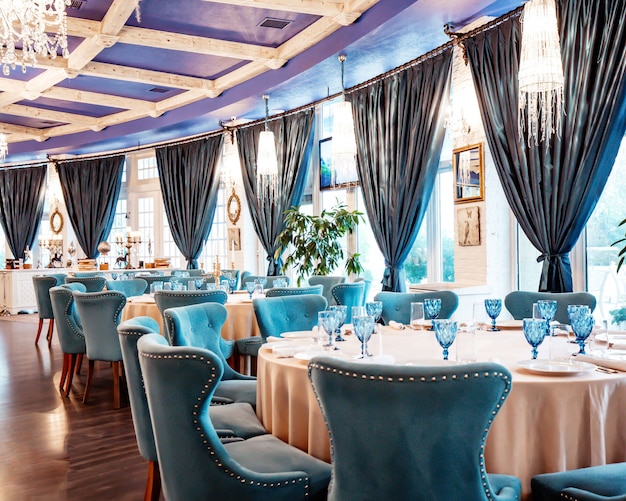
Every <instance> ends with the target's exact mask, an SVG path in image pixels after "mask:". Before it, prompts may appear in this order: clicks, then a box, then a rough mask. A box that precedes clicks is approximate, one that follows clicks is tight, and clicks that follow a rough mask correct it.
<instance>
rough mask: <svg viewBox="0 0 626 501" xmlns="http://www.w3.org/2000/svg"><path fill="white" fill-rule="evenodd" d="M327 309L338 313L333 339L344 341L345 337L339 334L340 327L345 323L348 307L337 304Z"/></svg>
mask: <svg viewBox="0 0 626 501" xmlns="http://www.w3.org/2000/svg"><path fill="white" fill-rule="evenodd" d="M328 310H329V311H335V312H337V314H338V315H339V324H338V325H337V329H336V330H335V334H337V335H336V336H335V341H345V340H346V338H345V337H343V336H342V335H341V327H342V326H343V324H345V323H346V318H347V316H348V307H347V306H346V305H344V304H337V305H332V306H329V307H328Z"/></svg>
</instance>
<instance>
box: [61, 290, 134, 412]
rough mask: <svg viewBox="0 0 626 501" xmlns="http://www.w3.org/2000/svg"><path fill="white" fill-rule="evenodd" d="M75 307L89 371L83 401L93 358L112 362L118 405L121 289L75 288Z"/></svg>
mask: <svg viewBox="0 0 626 501" xmlns="http://www.w3.org/2000/svg"><path fill="white" fill-rule="evenodd" d="M73 294H74V301H75V304H76V310H77V311H78V315H79V317H80V321H81V324H82V326H83V333H84V335H85V344H86V348H87V358H88V359H89V372H88V374H87V384H86V385H85V394H84V395H83V403H86V402H87V399H88V398H89V390H90V389H91V382H92V380H93V374H94V364H95V361H96V360H99V361H105V362H111V365H112V366H113V407H114V408H115V409H119V407H120V405H121V399H120V379H121V378H122V375H123V370H122V349H121V348H120V341H119V338H118V335H117V325H118V324H119V323H120V316H121V314H122V310H123V309H124V306H125V305H126V297H125V296H124V294H122V293H121V292H117V291H103V292H79V291H74V293H73Z"/></svg>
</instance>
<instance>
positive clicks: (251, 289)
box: [246, 282, 256, 299]
mask: <svg viewBox="0 0 626 501" xmlns="http://www.w3.org/2000/svg"><path fill="white" fill-rule="evenodd" d="M255 287H256V283H255V282H246V290H247V291H248V294H250V299H252V293H253V292H254V289H255Z"/></svg>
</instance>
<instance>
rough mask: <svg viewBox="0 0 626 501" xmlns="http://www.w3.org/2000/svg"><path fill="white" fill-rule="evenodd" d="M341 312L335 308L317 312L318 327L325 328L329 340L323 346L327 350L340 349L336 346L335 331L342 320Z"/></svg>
mask: <svg viewBox="0 0 626 501" xmlns="http://www.w3.org/2000/svg"><path fill="white" fill-rule="evenodd" d="M340 318H341V317H340V313H339V312H338V311H334V310H326V311H320V312H319V313H318V314H317V324H318V325H317V328H318V329H320V328H322V329H324V332H325V333H326V336H327V338H328V342H327V343H324V344H323V345H322V347H323V348H324V349H325V350H338V349H339V348H337V347H336V346H335V331H336V330H337V326H338V325H339V321H340Z"/></svg>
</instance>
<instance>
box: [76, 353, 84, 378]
mask: <svg viewBox="0 0 626 501" xmlns="http://www.w3.org/2000/svg"><path fill="white" fill-rule="evenodd" d="M82 365H83V353H79V354H78V359H77V360H76V375H80V368H81V367H82Z"/></svg>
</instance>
